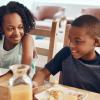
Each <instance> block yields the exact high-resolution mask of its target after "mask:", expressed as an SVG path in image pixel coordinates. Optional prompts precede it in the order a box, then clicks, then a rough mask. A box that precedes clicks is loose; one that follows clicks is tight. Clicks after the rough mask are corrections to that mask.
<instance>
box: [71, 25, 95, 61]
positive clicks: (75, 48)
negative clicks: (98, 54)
mask: <svg viewBox="0 0 100 100" xmlns="http://www.w3.org/2000/svg"><path fill="white" fill-rule="evenodd" d="M69 39H70V44H69V46H70V49H71V52H72V55H73V57H74V58H76V59H79V58H82V59H85V60H91V59H94V58H95V51H94V48H95V39H94V38H92V37H91V36H89V35H88V33H87V30H86V28H81V27H74V26H72V27H71V28H70V30H69Z"/></svg>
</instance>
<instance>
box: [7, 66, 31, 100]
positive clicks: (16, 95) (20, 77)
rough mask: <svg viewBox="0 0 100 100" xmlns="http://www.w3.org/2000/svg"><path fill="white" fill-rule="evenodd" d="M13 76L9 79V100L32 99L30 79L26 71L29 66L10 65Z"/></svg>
mask: <svg viewBox="0 0 100 100" xmlns="http://www.w3.org/2000/svg"><path fill="white" fill-rule="evenodd" d="M10 69H11V70H12V72H13V76H12V77H11V78H10V79H9V93H10V94H9V97H10V100H32V80H31V79H30V78H29V77H28V75H27V72H28V71H29V69H30V66H28V65H25V64H16V65H12V66H10Z"/></svg>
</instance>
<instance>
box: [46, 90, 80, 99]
mask: <svg viewBox="0 0 100 100" xmlns="http://www.w3.org/2000/svg"><path fill="white" fill-rule="evenodd" d="M47 92H48V94H49V95H48V99H47V100H82V94H73V93H64V92H63V91H62V90H59V89H52V90H50V91H47Z"/></svg>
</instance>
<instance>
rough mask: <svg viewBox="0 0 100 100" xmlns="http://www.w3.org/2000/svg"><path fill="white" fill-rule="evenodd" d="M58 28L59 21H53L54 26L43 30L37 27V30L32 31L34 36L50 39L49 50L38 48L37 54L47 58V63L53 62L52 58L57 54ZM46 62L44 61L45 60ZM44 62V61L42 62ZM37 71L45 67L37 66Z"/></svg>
mask: <svg viewBox="0 0 100 100" xmlns="http://www.w3.org/2000/svg"><path fill="white" fill-rule="evenodd" d="M57 28H58V21H55V20H54V21H52V26H51V27H48V28H43V27H41V26H40V27H39V26H37V27H36V29H34V30H32V31H31V34H32V35H37V36H44V37H48V38H49V44H48V45H49V48H42V47H38V46H36V50H37V54H38V55H42V56H46V57H47V62H48V61H50V60H51V58H52V57H53V55H54V52H55V47H56V42H55V41H56V31H57ZM43 60H44V59H43ZM41 62H42V61H41ZM36 67H37V69H41V68H42V67H44V66H41V65H38V66H37V65H36Z"/></svg>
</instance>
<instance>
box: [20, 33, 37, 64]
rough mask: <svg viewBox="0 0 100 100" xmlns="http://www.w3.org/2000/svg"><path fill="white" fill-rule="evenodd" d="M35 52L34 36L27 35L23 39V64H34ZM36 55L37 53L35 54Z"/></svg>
mask: <svg viewBox="0 0 100 100" xmlns="http://www.w3.org/2000/svg"><path fill="white" fill-rule="evenodd" d="M33 52H34V41H33V38H32V35H30V34H27V35H25V36H24V37H23V39H22V61H21V63H22V64H28V65H31V64H32V59H33V55H34V54H33ZM34 53H35V52H34Z"/></svg>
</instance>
